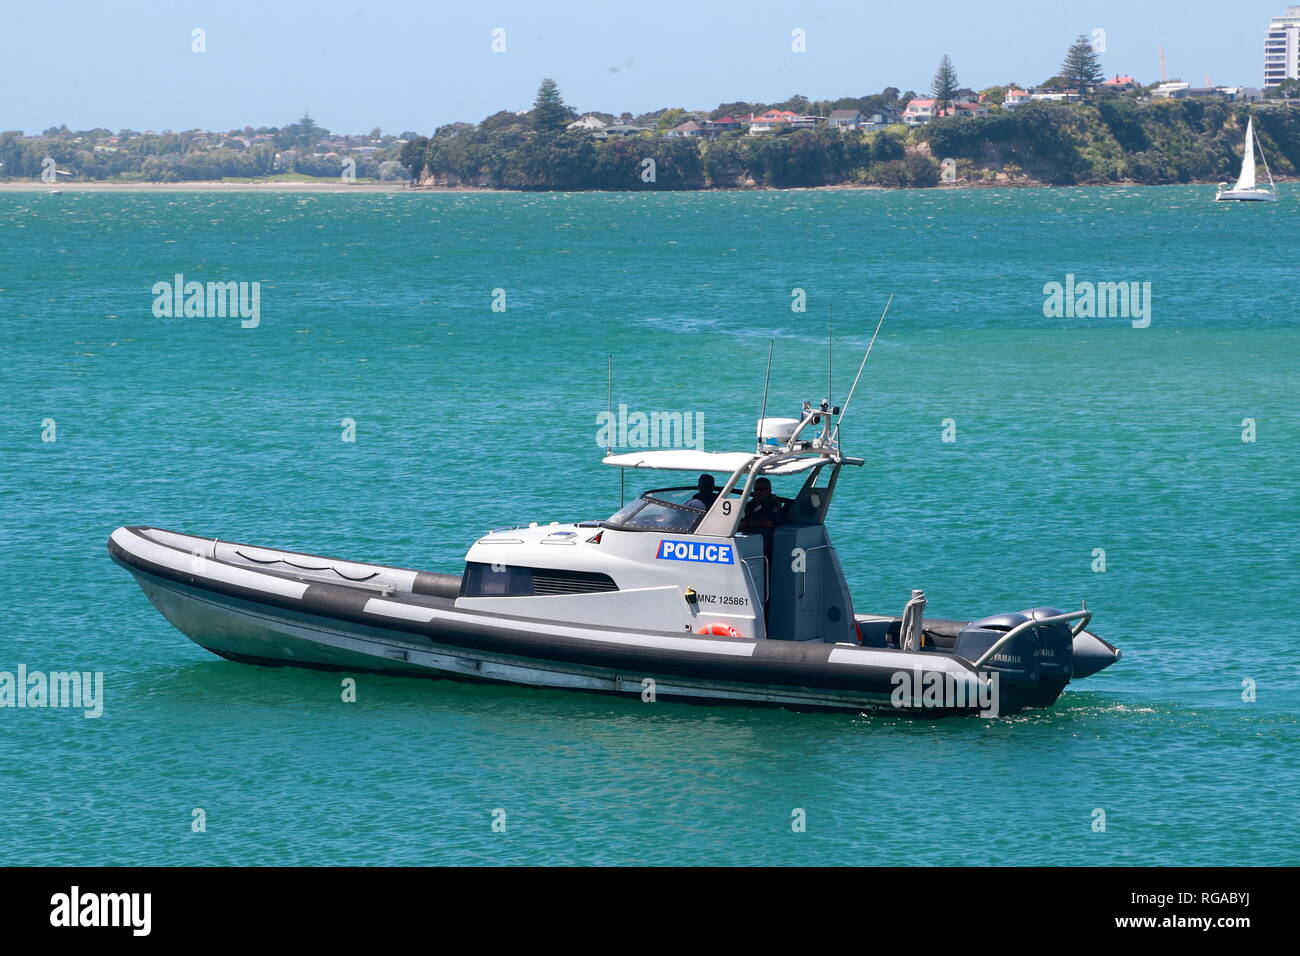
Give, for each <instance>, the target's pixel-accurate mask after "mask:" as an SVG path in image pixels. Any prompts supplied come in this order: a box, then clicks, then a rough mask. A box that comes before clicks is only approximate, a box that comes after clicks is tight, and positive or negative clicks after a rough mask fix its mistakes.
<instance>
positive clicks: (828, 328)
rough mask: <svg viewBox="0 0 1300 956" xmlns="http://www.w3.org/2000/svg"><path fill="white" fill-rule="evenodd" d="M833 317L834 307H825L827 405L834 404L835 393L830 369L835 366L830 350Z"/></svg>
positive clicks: (832, 305) (831, 305)
mask: <svg viewBox="0 0 1300 956" xmlns="http://www.w3.org/2000/svg"><path fill="white" fill-rule="evenodd" d="M834 315H835V305H834V303H831V304H830V305H827V306H826V401H827V403H828V404H832V405H833V404H834V403H835V392H834V390H833V389H832V388H831V368H832V367H833V366H834V364H835V360H834V353H833V352H832V350H831V342H832V334H831V331H832V330H831V319H832V318H833V317H834Z"/></svg>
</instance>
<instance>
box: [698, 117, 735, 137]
mask: <svg viewBox="0 0 1300 956" xmlns="http://www.w3.org/2000/svg"><path fill="white" fill-rule="evenodd" d="M700 125H701V126H703V127H704V129H705V131H706V132H710V133H714V134H717V135H720V134H722V133H730V132H731V131H732V130H737V129H740V127H741V126H743V125H744V124H743V123H741V122H740V120H738V119H736V118H735V117H734V116H731V115H730V114H728V115H726V116H719V117H718V118H717V119H706V120H701V121H700Z"/></svg>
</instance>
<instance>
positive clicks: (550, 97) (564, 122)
mask: <svg viewBox="0 0 1300 956" xmlns="http://www.w3.org/2000/svg"><path fill="white" fill-rule="evenodd" d="M572 116H573V111H572V110H570V109H569V108H568V107H567V106H565V105H564V98H563V97H562V96H560V87H559V85H558V84H557V83H556V82H555V81H554V80H553V79H551V78H550V77H549V76H548V77H547V78H546V79H544V80H542V85H541V86H539V87H538V88H537V99H536V100H534V101H533V109H532V112H531V113H529V114H528V117H529V120H530V121H531V122H532V126H533V129H534V130H536V131H537V132H539V133H559V132H562V131H563V130H564V128H565V127H566V126H568V125H569V123H570V121H571V118H572Z"/></svg>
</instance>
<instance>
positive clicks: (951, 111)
mask: <svg viewBox="0 0 1300 956" xmlns="http://www.w3.org/2000/svg"><path fill="white" fill-rule="evenodd" d="M988 115H989V108H988V107H987V106H985V105H984V104H983V103H968V102H963V103H953V104H952V105H951V106H949V107H948V108H947V109H943V108H941V107H936V106H935V101H934V100H908V102H907V109H905V110H903V122H904V123H906V124H907V125H908V126H924V125H925V124H926V123H928V122H930V120H932V119H936V118H937V117H939V116H960V117H964V118H967V119H969V118H972V117H976V116H988Z"/></svg>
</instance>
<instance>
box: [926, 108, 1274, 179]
mask: <svg viewBox="0 0 1300 956" xmlns="http://www.w3.org/2000/svg"><path fill="white" fill-rule="evenodd" d="M1251 112H1252V113H1253V115H1254V116H1255V130H1256V132H1257V133H1258V135H1259V139H1260V143H1261V145H1262V146H1263V150H1264V154H1265V157H1266V158H1267V160H1268V163H1269V167H1270V168H1271V170H1272V172H1273V175H1274V176H1294V175H1295V174H1296V171H1297V169H1300V110H1297V109H1296V108H1294V107H1283V106H1274V105H1267V104H1258V105H1256V106H1254V107H1252V108H1251ZM1246 114H1247V111H1246V108H1245V107H1243V106H1235V105H1232V104H1229V103H1224V102H1217V101H1204V100H1153V101H1150V102H1147V103H1138V102H1137V101H1135V100H1133V99H1129V98H1123V97H1108V98H1103V99H1100V100H1098V101H1097V102H1095V103H1090V104H1084V105H1079V104H1074V105H1066V104H1062V103H1048V102H1034V103H1026V104H1025V105H1023V106H1020V107H1018V108H1016V109H1014V110H1006V111H1003V112H999V113H994V114H993V115H991V116H987V117H982V118H979V119H941V120H936V121H935V122H933V123H931V124H930V125H928V126H926V127H923V128H922V129H920V130H918V131H917V134H916V135H917V136H918V137H919V138H922V139H924V140H925V141H927V142H928V143H929V144H930V148H931V151H932V153H933V155H934V156H935V157H937V158H940V159H941V160H942V159H945V158H952V159H954V160H956V170H957V180H958V181H959V182H961V181H981V180H988V179H991V178H993V177H994V176H997V175H998V174H999V173H1002V174H1005V173H1011V174H1012V176H1013V178H1015V177H1025V178H1028V179H1030V180H1035V181H1038V182H1043V183H1051V184H1057V185H1072V184H1076V183H1080V184H1082V183H1113V182H1123V181H1128V182H1137V183H1178V182H1194V181H1215V182H1217V181H1222V180H1229V179H1234V178H1236V175H1237V172H1238V170H1239V169H1240V164H1241V151H1242V144H1243V142H1244V138H1245V133H1246Z"/></svg>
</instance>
